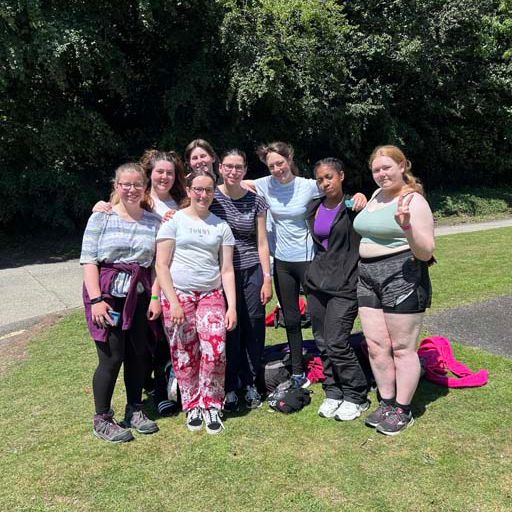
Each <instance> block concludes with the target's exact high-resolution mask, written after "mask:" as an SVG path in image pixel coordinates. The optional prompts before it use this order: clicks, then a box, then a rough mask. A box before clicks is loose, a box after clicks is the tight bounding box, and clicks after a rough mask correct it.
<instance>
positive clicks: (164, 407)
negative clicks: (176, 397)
mask: <svg viewBox="0 0 512 512" xmlns="http://www.w3.org/2000/svg"><path fill="white" fill-rule="evenodd" d="M157 409H158V414H160V416H164V417H168V416H176V415H177V414H178V413H179V412H180V408H179V407H178V404H177V403H176V402H173V401H172V400H162V401H161V402H159V403H158V405H157Z"/></svg>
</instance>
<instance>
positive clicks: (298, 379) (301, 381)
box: [290, 373, 311, 389]
mask: <svg viewBox="0 0 512 512" xmlns="http://www.w3.org/2000/svg"><path fill="white" fill-rule="evenodd" d="M290 380H291V381H292V385H291V387H292V389H297V388H307V387H308V386H309V385H310V384H311V382H309V379H308V378H307V377H306V374H305V373H303V374H302V375H292V376H291V379H290Z"/></svg>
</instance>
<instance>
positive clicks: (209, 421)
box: [203, 407, 224, 434]
mask: <svg viewBox="0 0 512 512" xmlns="http://www.w3.org/2000/svg"><path fill="white" fill-rule="evenodd" d="M221 417H222V412H221V411H219V409H215V408H213V407H211V408H210V409H204V410H203V418H204V422H205V424H206V432H208V434H220V433H221V432H222V431H223V430H224V423H222V420H221Z"/></svg>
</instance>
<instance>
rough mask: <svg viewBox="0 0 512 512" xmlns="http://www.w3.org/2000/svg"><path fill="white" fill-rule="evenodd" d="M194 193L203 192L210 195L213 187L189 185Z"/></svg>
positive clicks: (213, 190)
mask: <svg viewBox="0 0 512 512" xmlns="http://www.w3.org/2000/svg"><path fill="white" fill-rule="evenodd" d="M190 188H191V190H192V191H193V192H194V194H197V195H198V196H200V195H201V194H202V193H203V192H205V193H206V195H207V196H211V195H212V194H213V193H214V192H215V189H214V188H213V187H190Z"/></svg>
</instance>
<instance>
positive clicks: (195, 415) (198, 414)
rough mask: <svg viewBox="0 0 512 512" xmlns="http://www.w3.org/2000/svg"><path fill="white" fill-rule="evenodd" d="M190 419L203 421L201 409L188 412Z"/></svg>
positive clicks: (195, 408)
mask: <svg viewBox="0 0 512 512" xmlns="http://www.w3.org/2000/svg"><path fill="white" fill-rule="evenodd" d="M187 417H188V419H189V420H195V419H197V418H200V419H202V416H201V409H200V408H199V407H194V409H192V410H191V411H189V412H188V416H187Z"/></svg>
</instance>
